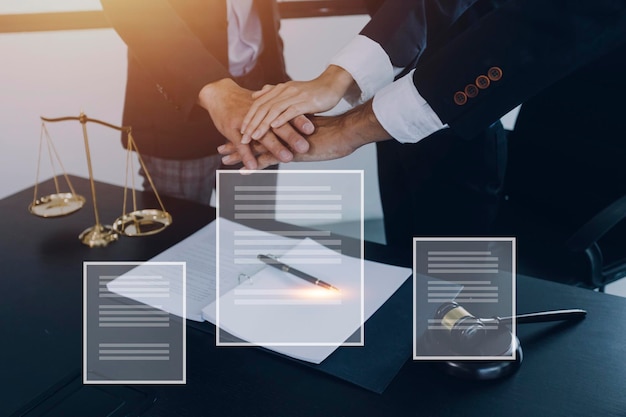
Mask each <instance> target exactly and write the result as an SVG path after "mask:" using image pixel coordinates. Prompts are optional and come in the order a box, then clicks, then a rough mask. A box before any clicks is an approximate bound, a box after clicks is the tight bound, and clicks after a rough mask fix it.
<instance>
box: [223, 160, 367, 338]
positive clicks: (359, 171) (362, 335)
mask: <svg viewBox="0 0 626 417" xmlns="http://www.w3.org/2000/svg"><path fill="white" fill-rule="evenodd" d="M248 173H249V174H277V175H278V174H289V175H291V174H320V173H321V174H359V175H360V182H361V213H360V217H361V218H360V226H361V227H360V228H361V239H360V250H361V257H360V264H361V326H360V327H359V333H360V341H359V342H346V341H343V342H341V343H329V342H326V343H287V342H279V343H265V342H263V343H253V342H221V341H220V337H219V334H220V326H219V322H220V296H219V294H220V273H219V271H220V267H219V265H220V241H219V239H220V221H219V219H220V181H219V178H220V175H221V174H227V175H235V174H236V175H247V174H248ZM364 174H365V171H364V170H362V169H353V170H337V169H331V170H321V169H320V170H282V171H281V170H247V171H245V174H242V173H240V172H239V171H233V170H223V169H218V170H217V171H216V181H215V219H216V223H215V229H216V232H215V233H216V237H215V251H216V253H215V285H216V290H215V295H216V297H215V298H216V299H215V330H216V331H215V345H216V346H229V347H230V346H239V347H249V346H358V347H363V346H365V331H364V328H365V269H364V268H365V263H364V255H365V243H364V240H365V239H364V233H365V225H364V219H363V216H364V213H365V207H364V205H365V204H364V201H365V200H364V193H365V183H364Z"/></svg>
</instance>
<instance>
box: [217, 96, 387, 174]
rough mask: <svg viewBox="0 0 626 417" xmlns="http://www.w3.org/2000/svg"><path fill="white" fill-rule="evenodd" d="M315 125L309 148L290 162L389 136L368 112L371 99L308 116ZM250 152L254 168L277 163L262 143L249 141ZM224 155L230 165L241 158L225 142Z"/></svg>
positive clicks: (346, 151) (337, 153) (331, 155)
mask: <svg viewBox="0 0 626 417" xmlns="http://www.w3.org/2000/svg"><path fill="white" fill-rule="evenodd" d="M311 120H312V121H313V123H314V124H315V127H316V129H315V133H313V134H312V135H310V136H308V141H309V150H308V151H307V152H305V153H298V154H296V155H295V156H294V158H293V160H294V161H299V162H310V161H328V160H331V159H338V158H342V157H344V156H347V155H350V154H351V153H352V152H354V151H355V150H356V149H358V148H359V147H361V146H362V145H365V144H366V143H370V142H375V141H379V140H386V139H389V138H390V136H389V134H388V133H387V132H386V131H385V130H384V129H383V128H382V126H381V125H380V124H379V123H378V120H376V117H375V116H374V113H373V111H372V105H371V101H370V102H367V103H365V104H364V105H362V106H359V107H356V108H355V109H353V110H350V111H349V112H347V113H345V114H343V115H340V116H330V117H312V118H311ZM250 145H251V146H252V148H253V151H252V153H253V155H254V156H256V158H257V161H258V169H263V168H266V167H268V166H270V165H274V164H277V163H279V162H281V161H280V160H278V159H277V158H276V156H275V155H273V153H272V152H269V150H268V149H267V148H266V147H265V146H264V144H263V143H259V142H257V141H253V142H252V143H251V144H250ZM218 152H219V153H220V154H221V155H224V158H223V159H222V160H223V161H224V163H225V164H227V165H234V164H237V163H239V162H241V161H242V158H243V157H242V155H241V154H240V153H239V152H238V147H237V146H236V145H235V144H233V143H227V144H225V145H222V146H220V147H219V148H218Z"/></svg>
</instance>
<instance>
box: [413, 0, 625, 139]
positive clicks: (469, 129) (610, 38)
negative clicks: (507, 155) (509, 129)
mask: <svg viewBox="0 0 626 417" xmlns="http://www.w3.org/2000/svg"><path fill="white" fill-rule="evenodd" d="M625 39H626V1H624V0H594V1H584V0H509V1H506V2H504V3H503V4H502V5H501V6H500V7H498V8H495V9H493V10H492V11H491V12H490V13H487V14H486V15H484V16H483V17H482V18H481V19H480V20H479V21H477V22H476V23H475V24H473V25H472V26H471V27H470V28H468V29H467V30H465V31H464V32H463V33H461V34H460V35H458V36H456V37H455V38H454V39H453V40H451V41H450V42H448V43H447V44H446V45H444V46H443V47H442V48H441V49H439V50H437V51H435V52H434V53H433V54H429V56H428V58H427V59H425V60H424V61H422V62H420V63H419V64H418V65H417V68H416V71H415V73H414V83H415V86H416V88H417V90H418V92H419V93H420V94H421V95H422V97H424V98H425V99H426V101H427V102H428V103H429V104H430V106H431V107H432V108H433V110H434V111H435V113H437V115H438V116H439V117H440V119H441V120H442V121H443V122H444V123H448V124H449V125H450V127H451V128H453V129H455V130H456V131H457V133H459V134H461V135H463V136H466V137H472V136H473V135H475V134H476V133H478V132H479V131H480V130H481V129H483V128H485V127H486V126H488V125H489V124H491V123H493V122H494V121H496V120H497V119H498V118H500V117H501V116H503V115H504V114H506V113H507V112H508V111H510V110H511V109H512V108H514V107H515V106H517V105H519V104H520V103H522V102H524V101H525V100H527V99H528V98H530V97H532V96H533V95H535V94H536V93H538V92H539V91H541V90H542V89H544V88H545V87H547V86H549V85H551V84H552V83H554V82H555V81H557V80H559V79H560V78H563V77H564V76H566V75H568V74H569V73H571V72H573V71H574V70H576V69H577V68H578V67H580V66H582V65H583V64H585V63H587V62H590V61H592V60H594V59H595V58H597V57H600V56H601V55H603V54H604V53H607V52H608V51H610V50H611V49H613V48H615V47H617V46H618V45H620V44H622V43H624V41H625ZM597 76H598V79H599V80H601V79H602V74H598V75H597ZM589 105H590V106H592V105H593V103H589Z"/></svg>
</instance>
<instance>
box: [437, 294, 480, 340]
mask: <svg viewBox="0 0 626 417" xmlns="http://www.w3.org/2000/svg"><path fill="white" fill-rule="evenodd" d="M435 319H437V320H440V321H441V325H442V327H443V328H444V331H446V332H448V333H449V336H450V341H451V342H452V343H454V344H455V345H457V346H465V347H474V346H477V345H478V344H480V343H481V342H482V341H484V340H485V337H486V336H487V326H486V325H485V323H483V322H482V321H481V320H480V319H479V318H476V317H474V316H472V315H471V314H470V313H469V312H468V311H467V310H466V309H465V308H463V307H462V306H460V305H459V304H457V303H455V302H453V301H450V302H447V303H444V304H442V305H441V306H440V307H439V308H438V309H437V312H436V313H435Z"/></svg>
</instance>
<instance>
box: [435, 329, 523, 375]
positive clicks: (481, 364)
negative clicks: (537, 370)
mask: <svg viewBox="0 0 626 417" xmlns="http://www.w3.org/2000/svg"><path fill="white" fill-rule="evenodd" d="M506 333H507V336H508V339H509V345H508V348H507V349H506V351H505V352H502V353H500V354H499V355H497V356H503V357H507V358H506V359H505V358H503V359H502V360H499V359H498V360H492V359H488V360H460V361H445V362H442V363H441V365H442V366H443V369H444V371H445V372H446V373H448V374H450V375H453V376H456V377H460V378H465V379H475V380H490V379H497V378H502V377H505V376H508V375H511V374H513V373H514V372H515V371H517V370H518V369H519V367H520V365H521V364H522V359H523V353H522V346H521V345H520V342H519V339H518V338H517V337H516V336H513V333H511V332H510V331H507V332H506ZM513 354H514V356H515V359H509V358H510V357H511V356H512V355H513Z"/></svg>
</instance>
